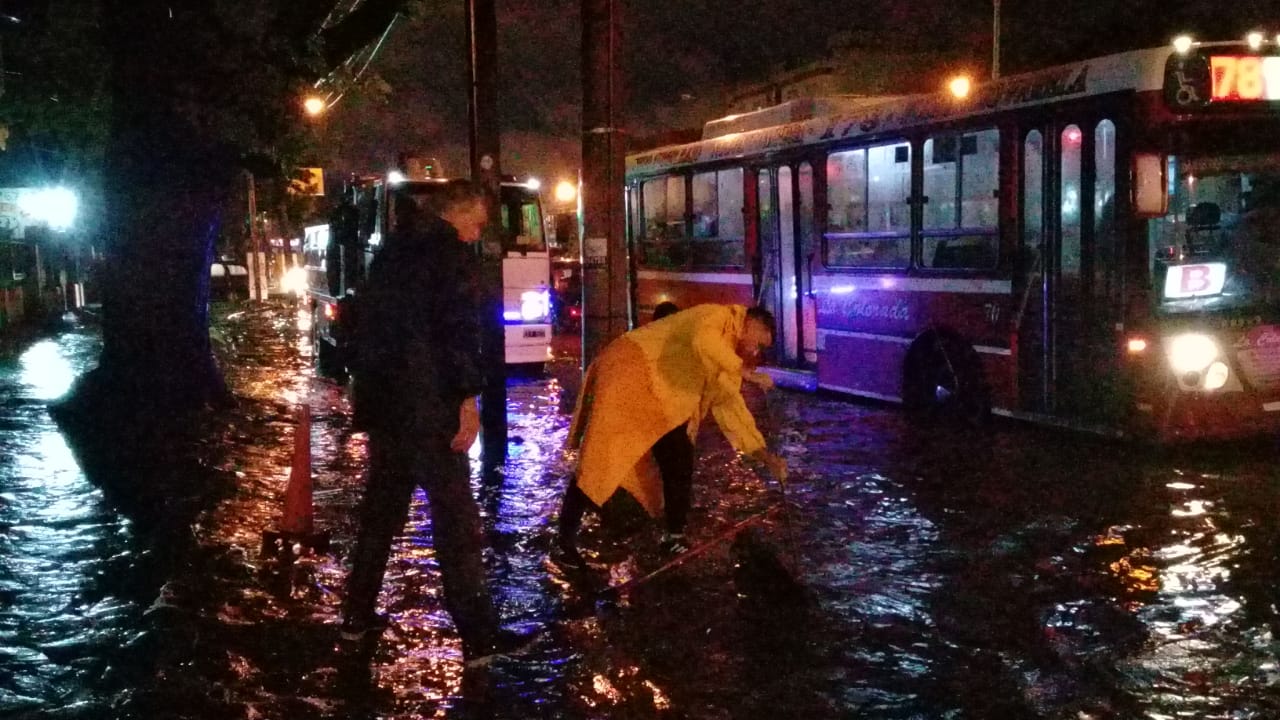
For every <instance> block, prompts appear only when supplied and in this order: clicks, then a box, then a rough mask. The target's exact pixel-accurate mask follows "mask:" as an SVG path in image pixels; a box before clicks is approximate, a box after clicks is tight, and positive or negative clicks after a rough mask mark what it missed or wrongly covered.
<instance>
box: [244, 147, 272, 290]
mask: <svg viewBox="0 0 1280 720" xmlns="http://www.w3.org/2000/svg"><path fill="white" fill-rule="evenodd" d="M245 177H246V179H247V180H248V182H249V184H248V186H247V187H246V190H247V192H248V194H249V242H248V245H249V248H248V252H246V253H245V255H246V258H245V269H246V270H248V271H249V299H250V300H266V299H267V296H266V293H264V292H262V287H263V286H264V285H265V283H264V282H263V281H261V280H260V279H259V277H260V276H261V275H262V273H263V270H264V269H265V268H263V267H262V264H261V262H260V259H261V257H262V256H261V255H259V254H258V188H257V184H256V183H255V182H254V177H253V173H251V172H249V171H245Z"/></svg>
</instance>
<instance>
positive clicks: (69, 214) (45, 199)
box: [18, 187, 80, 230]
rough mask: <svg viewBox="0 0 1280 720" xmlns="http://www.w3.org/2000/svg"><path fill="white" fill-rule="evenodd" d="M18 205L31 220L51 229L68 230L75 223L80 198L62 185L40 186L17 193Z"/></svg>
mask: <svg viewBox="0 0 1280 720" xmlns="http://www.w3.org/2000/svg"><path fill="white" fill-rule="evenodd" d="M18 207H19V208H20V209H21V210H22V212H23V213H24V214H26V215H27V216H28V217H30V218H31V220H32V221H34V222H37V223H43V224H45V225H48V226H49V228H50V229H51V230H68V229H70V228H71V226H72V225H73V224H74V223H75V220H76V214H77V213H78V211H79V209H80V200H79V198H77V197H76V194H75V192H73V191H71V190H69V189H67V188H64V187H53V188H41V189H39V190H32V191H28V192H24V193H22V194H21V195H19V196H18Z"/></svg>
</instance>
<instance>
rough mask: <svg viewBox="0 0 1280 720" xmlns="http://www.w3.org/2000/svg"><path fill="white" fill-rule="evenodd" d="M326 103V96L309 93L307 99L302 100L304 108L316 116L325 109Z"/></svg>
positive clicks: (309, 113)
mask: <svg viewBox="0 0 1280 720" xmlns="http://www.w3.org/2000/svg"><path fill="white" fill-rule="evenodd" d="M325 108H326V104H325V101H324V98H322V97H320V96H318V95H308V96H307V99H305V100H303V101H302V109H303V110H306V111H307V114H308V115H310V116H311V117H316V116H318V115H320V114H321V113H323V112H324V111H325Z"/></svg>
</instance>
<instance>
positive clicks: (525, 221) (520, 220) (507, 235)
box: [502, 197, 547, 252]
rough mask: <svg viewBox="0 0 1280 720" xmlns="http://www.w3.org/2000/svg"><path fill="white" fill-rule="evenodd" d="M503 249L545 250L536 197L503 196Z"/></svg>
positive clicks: (543, 229) (543, 231) (543, 232)
mask: <svg viewBox="0 0 1280 720" xmlns="http://www.w3.org/2000/svg"><path fill="white" fill-rule="evenodd" d="M502 230H503V248H502V249H503V250H504V251H508V252H510V251H516V252H546V250H547V240H546V234H545V228H544V227H543V226H542V212H541V211H540V209H539V207H538V200H537V198H532V197H526V198H520V197H515V198H503V202H502Z"/></svg>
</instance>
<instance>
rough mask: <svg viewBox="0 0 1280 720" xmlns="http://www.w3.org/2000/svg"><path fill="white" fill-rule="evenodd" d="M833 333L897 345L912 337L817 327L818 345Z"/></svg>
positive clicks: (991, 351) (998, 350) (987, 349)
mask: <svg viewBox="0 0 1280 720" xmlns="http://www.w3.org/2000/svg"><path fill="white" fill-rule="evenodd" d="M827 335H835V336H836V337H847V338H856V339H858V340H878V341H880V342H889V343H897V344H899V345H910V344H911V343H912V342H913V339H912V338H907V337H902V336H900V335H879V334H876V333H864V332H853V331H851V330H827V329H824V328H818V345H819V346H820V347H822V346H825V345H826V344H827V342H826V340H827V339H826V336H827ZM973 349H974V350H975V351H977V352H980V353H983V354H986V355H1006V356H1011V355H1013V350H1011V349H1009V348H1002V347H996V346H994V345H974V346H973Z"/></svg>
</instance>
